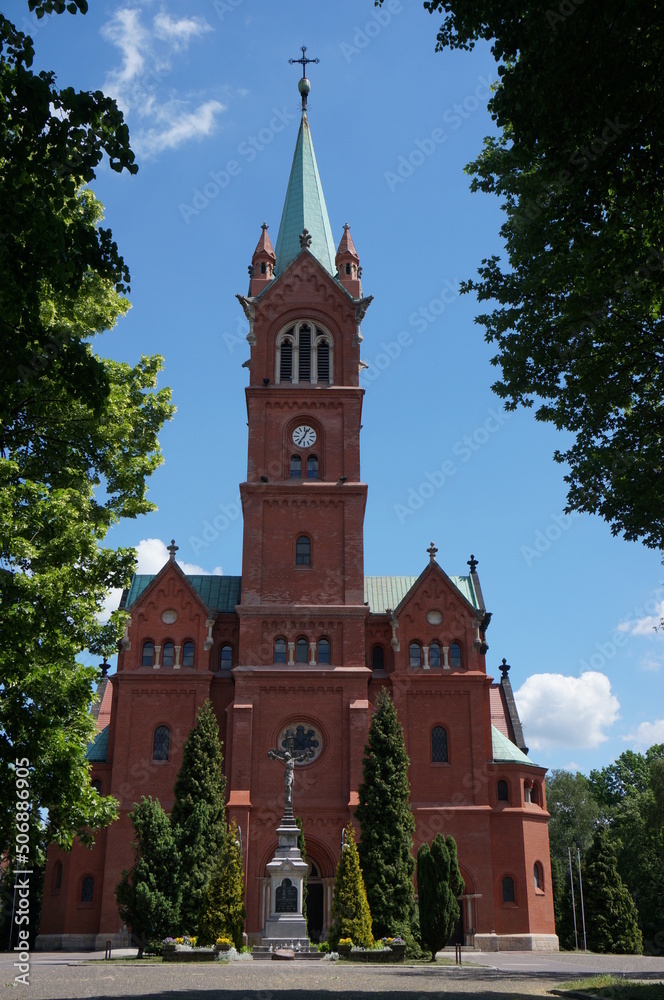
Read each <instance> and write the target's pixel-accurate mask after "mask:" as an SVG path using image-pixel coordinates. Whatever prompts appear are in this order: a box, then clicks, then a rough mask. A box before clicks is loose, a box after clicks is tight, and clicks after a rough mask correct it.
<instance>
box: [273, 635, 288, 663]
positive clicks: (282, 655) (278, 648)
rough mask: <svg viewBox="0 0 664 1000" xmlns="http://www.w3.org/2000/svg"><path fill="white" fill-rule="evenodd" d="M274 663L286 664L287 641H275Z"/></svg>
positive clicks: (280, 639)
mask: <svg viewBox="0 0 664 1000" xmlns="http://www.w3.org/2000/svg"><path fill="white" fill-rule="evenodd" d="M274 662H275V663H285V662H286V640H285V639H282V638H279V639H275V640H274Z"/></svg>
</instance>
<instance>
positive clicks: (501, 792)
mask: <svg viewBox="0 0 664 1000" xmlns="http://www.w3.org/2000/svg"><path fill="white" fill-rule="evenodd" d="M509 800H510V790H509V786H508V784H507V782H506V781H504V780H503V779H502V778H501V779H500V781H499V782H498V801H499V802H509Z"/></svg>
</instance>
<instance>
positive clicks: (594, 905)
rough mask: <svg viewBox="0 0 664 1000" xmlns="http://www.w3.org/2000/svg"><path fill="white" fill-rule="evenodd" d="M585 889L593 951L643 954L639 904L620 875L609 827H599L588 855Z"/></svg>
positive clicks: (587, 924) (585, 864) (584, 876)
mask: <svg viewBox="0 0 664 1000" xmlns="http://www.w3.org/2000/svg"><path fill="white" fill-rule="evenodd" d="M583 892H584V902H585V914H586V932H587V941H588V947H589V948H590V950H591V951H598V952H601V953H606V954H618V955H633V954H636V955H640V954H641V952H642V951H643V941H642V937H641V931H640V930H639V927H638V915H637V912H636V907H635V906H634V900H633V899H632V897H631V896H630V894H629V890H628V889H627V887H626V886H625V885H624V883H623V881H622V879H621V878H620V875H619V874H618V859H617V857H616V854H615V851H614V850H613V847H612V846H611V844H610V843H609V839H608V836H607V833H606V831H605V830H597V832H596V833H595V836H594V838H593V843H592V846H591V848H590V850H589V851H588V853H587V855H586V858H585V863H584V865H583Z"/></svg>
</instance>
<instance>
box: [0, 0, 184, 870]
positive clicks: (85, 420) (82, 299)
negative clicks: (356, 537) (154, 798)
mask: <svg viewBox="0 0 664 1000" xmlns="http://www.w3.org/2000/svg"><path fill="white" fill-rule="evenodd" d="M72 6H73V4H70V7H72ZM77 6H78V7H79V9H81V10H83V9H84V7H85V4H84V3H83V2H82V0H77ZM31 7H32V9H35V10H36V11H37V13H38V14H39V13H40V12H41V13H42V14H43V13H44V12H47V13H48V12H50V11H51V10H53V11H55V12H59V11H60V10H61V9H62V8H63V4H60V3H58V2H55V0H53V2H50V0H42V2H41V3H38V2H36V0H32V2H31ZM32 59H33V43H32V40H31V39H30V38H29V37H27V36H26V35H24V34H23V33H21V32H19V31H18V30H17V29H16V28H15V27H14V26H13V25H12V24H11V22H10V21H8V20H7V18H6V17H4V16H2V15H0V96H1V97H2V101H0V184H1V185H2V190H3V197H2V199H1V201H0V232H1V233H2V240H0V362H1V365H2V370H3V376H4V377H3V379H2V382H1V385H0V602H1V603H2V606H3V609H4V610H3V641H2V644H1V646H0V677H1V678H2V682H1V686H0V692H1V694H2V698H1V699H0V767H2V770H3V773H5V774H8V775H11V773H12V770H13V768H14V767H15V761H16V760H17V759H18V760H22V759H23V758H25V759H27V760H28V761H29V764H28V767H29V770H30V778H29V792H30V799H29V801H30V806H31V809H30V823H31V829H32V833H31V840H32V849H33V855H32V856H33V857H34V856H35V854H36V853H37V852H38V850H39V845H40V843H41V842H42V840H43V839H45V840H46V841H52V840H55V841H57V842H58V843H59V844H60V845H61V846H63V847H69V846H70V845H71V843H72V841H73V838H74V836H76V835H78V836H79V837H80V838H81V840H83V841H84V842H90V841H91V839H92V832H91V831H93V830H95V829H98V828H100V827H102V826H104V825H106V824H107V823H109V822H110V821H111V820H112V819H113V818H114V817H115V815H116V803H115V801H114V800H113V799H112V798H110V797H106V798H104V797H101V796H99V795H98V794H97V793H96V791H95V790H94V789H92V788H91V786H90V778H89V773H90V772H89V764H88V762H87V760H86V756H85V751H86V746H87V744H88V742H89V741H90V740H91V739H92V736H93V734H94V723H93V721H92V719H91V717H90V714H89V705H90V701H91V698H92V683H93V681H94V679H95V678H96V677H98V672H97V670H96V669H95V668H93V667H89V666H83V665H82V664H81V663H80V662H78V661H77V659H76V657H77V656H78V655H79V654H80V653H81V651H83V650H86V649H87V650H89V651H90V652H91V653H92V654H93V655H97V654H99V655H101V654H106V653H111V652H113V651H114V650H115V649H116V648H117V642H118V641H119V639H120V637H121V635H122V631H123V627H124V614H123V613H122V612H119V611H118V612H115V613H114V614H113V615H112V616H111V620H110V621H109V622H107V623H106V624H100V621H99V613H100V611H101V610H102V607H103V604H104V600H105V598H106V595H107V592H108V590H109V589H110V588H112V587H122V586H125V585H126V584H127V583H128V580H129V577H130V575H131V572H132V570H133V566H134V559H135V555H134V553H133V551H132V550H129V549H118V550H113V549H110V548H102V547H101V545H102V543H103V540H104V538H105V536H106V534H107V532H108V530H109V528H111V527H112V526H113V525H114V524H115V523H117V522H118V521H119V520H120V519H121V518H123V517H136V516H137V515H138V514H141V513H144V512H147V511H149V510H152V509H154V505H153V504H152V503H150V502H149V501H148V500H147V497H146V492H147V482H146V481H147V478H148V477H149V475H150V474H151V472H152V471H154V469H155V468H157V466H158V465H159V464H160V462H161V454H160V451H159V444H158V440H157V434H158V431H159V430H160V428H161V426H162V424H163V422H164V420H166V419H168V418H170V416H171V414H172V407H171V406H170V402H169V399H170V393H169V391H168V390H164V389H162V390H160V391H159V392H154V389H155V386H156V379H157V374H158V372H159V370H160V367H161V365H160V359H159V358H157V357H154V358H142V359H141V361H140V362H139V363H138V364H137V365H135V366H133V367H132V366H130V365H128V364H123V363H119V362H116V361H110V360H106V359H102V358H100V357H98V356H97V355H96V354H95V353H94V351H93V350H92V347H91V343H90V340H91V338H92V337H93V336H94V335H96V334H98V333H101V332H102V331H104V330H108V329H110V328H111V327H112V326H113V325H114V324H115V322H116V319H117V318H118V317H119V316H121V315H122V314H123V313H124V312H125V311H126V309H127V308H128V303H127V301H126V299H125V298H124V297H123V296H124V293H125V292H126V291H128V281H129V275H128V271H127V268H126V265H125V264H124V261H123V260H122V258H121V257H120V256H119V254H118V251H117V247H116V245H115V243H114V242H113V240H112V237H111V233H110V231H109V230H107V229H103V228H102V227H101V225H100V222H101V219H102V211H101V206H100V204H99V203H98V202H97V201H96V199H95V198H94V196H93V195H92V193H91V192H90V191H88V190H85V189H84V187H83V185H85V184H87V183H89V182H90V181H92V180H93V179H94V176H95V168H96V166H97V165H98V164H99V162H100V161H101V160H102V158H103V157H104V155H107V156H108V158H109V161H110V163H111V166H112V167H113V168H114V169H116V170H121V169H123V168H125V169H127V170H128V171H129V172H131V173H133V172H135V170H136V167H135V164H134V162H133V154H132V152H131V150H130V148H129V136H128V131H127V127H126V125H125V124H124V122H123V120H122V115H121V114H120V112H119V111H118V109H117V107H116V106H115V104H114V102H113V101H111V100H109V99H108V98H105V97H104V96H103V94H101V93H95V94H84V93H81V94H77V93H76V92H75V91H74V90H73V89H71V88H65V89H64V90H57V88H56V87H55V79H54V76H53V74H52V73H45V72H42V73H39V74H36V73H33V72H32V71H31V69H30V66H31V64H32ZM13 785H14V782H13V781H12V780H9V781H6V782H4V783H3V785H2V790H1V791H0V849H1V850H2V851H3V852H4V851H6V850H7V849H8V848H9V845H10V844H11V843H12V842H13V839H14V837H13V824H14V818H13V816H14V789H13ZM46 814H47V816H48V820H47V822H48V826H47V830H46V833H45V835H44V833H43V831H42V830H41V826H42V824H43V820H42V817H44V816H45V815H46Z"/></svg>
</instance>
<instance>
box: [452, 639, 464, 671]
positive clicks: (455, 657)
mask: <svg viewBox="0 0 664 1000" xmlns="http://www.w3.org/2000/svg"><path fill="white" fill-rule="evenodd" d="M450 666H451V667H460V666H461V646H460V645H459V643H458V642H453V643H452V645H451V646H450Z"/></svg>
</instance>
